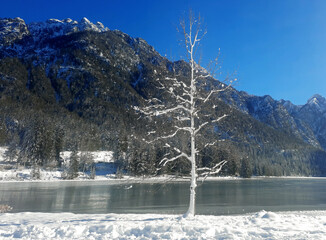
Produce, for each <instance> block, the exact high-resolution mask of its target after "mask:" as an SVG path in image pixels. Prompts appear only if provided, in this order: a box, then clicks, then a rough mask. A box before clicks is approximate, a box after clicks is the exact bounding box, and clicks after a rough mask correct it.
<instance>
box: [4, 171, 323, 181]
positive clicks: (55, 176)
mask: <svg viewBox="0 0 326 240" xmlns="http://www.w3.org/2000/svg"><path fill="white" fill-rule="evenodd" d="M61 175H62V171H48V170H44V169H40V179H33V177H32V176H31V169H26V168H21V169H10V170H2V171H0V183H1V182H56V181H108V182H110V183H127V184H128V183H162V182H185V181H189V178H187V177H182V176H173V175H161V176H140V177H139V176H137V177H135V176H129V175H122V177H120V178H118V177H116V175H115V174H107V175H101V176H95V179H90V178H89V176H88V175H87V174H84V173H82V172H80V173H79V176H78V177H77V178H76V179H72V180H65V179H63V178H62V176H61ZM265 178H287V179H291V178H300V179H303V178H307V179H311V178H313V179H318V178H323V177H305V176H281V177H274V176H253V177H251V178H249V179H246V180H250V179H265ZM241 179H242V180H243V179H244V178H241V177H232V176H215V177H212V176H210V177H208V178H206V179H203V178H199V179H198V181H203V180H205V181H223V180H241Z"/></svg>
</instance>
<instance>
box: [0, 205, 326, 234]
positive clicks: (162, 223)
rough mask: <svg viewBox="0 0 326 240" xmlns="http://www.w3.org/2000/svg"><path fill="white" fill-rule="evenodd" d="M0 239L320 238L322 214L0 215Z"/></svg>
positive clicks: (324, 223)
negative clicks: (190, 217) (187, 217)
mask: <svg viewBox="0 0 326 240" xmlns="http://www.w3.org/2000/svg"><path fill="white" fill-rule="evenodd" d="M0 239H89V240H91V239H232V240H234V239H246V240H249V239H278V240H279V239H314V240H316V239H326V211H311V212H283V213H273V212H265V211H261V212H258V213H253V214H248V215H238V216H196V217H195V218H192V219H184V218H181V217H178V216H176V215H152V214H150V215H149V214H141V215H135V214H87V215H86V214H72V213H51V214H49V213H4V214H0Z"/></svg>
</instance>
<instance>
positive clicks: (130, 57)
mask: <svg viewBox="0 0 326 240" xmlns="http://www.w3.org/2000/svg"><path fill="white" fill-rule="evenodd" d="M188 74H189V66H188V64H187V63H186V62H183V61H177V62H171V61H169V60H168V59H166V58H164V57H162V56H161V55H160V54H159V53H158V52H156V51H155V49H154V48H153V47H152V46H150V45H149V44H147V42H146V41H145V40H143V39H140V38H133V37H131V36H129V35H127V34H125V33H122V32H120V31H118V30H109V29H108V28H106V27H104V26H103V24H101V23H99V22H98V23H96V24H93V23H91V22H90V21H88V20H87V19H86V18H84V19H82V20H81V21H79V22H78V21H73V20H71V19H65V20H56V19H50V20H48V21H46V22H40V23H31V24H26V23H25V22H24V20H22V19H20V18H15V19H0V107H1V110H2V111H1V114H0V120H1V121H0V123H1V128H0V131H2V133H3V134H2V136H4V137H2V139H0V141H1V142H2V144H7V145H8V144H10V143H15V144H18V145H19V141H20V142H22V138H24V136H25V135H23V134H22V131H23V130H24V129H25V130H26V129H28V126H29V123H30V122H31V120H34V119H35V118H38V117H36V116H42V119H43V120H42V119H41V120H38V121H41V122H42V121H43V123H44V124H49V123H50V125H53V126H54V127H53V128H54V129H56V127H55V126H57V125H60V126H61V127H62V128H63V129H64V131H65V132H66V134H65V143H64V144H63V145H65V146H64V148H69V147H71V146H70V145H69V142H70V141H71V140H72V139H76V136H78V138H80V139H81V141H82V142H83V146H82V148H93V149H96V148H102V149H103V148H106V149H109V150H113V151H115V152H116V153H117V156H118V155H119V154H121V152H124V155H123V154H121V156H122V155H123V156H127V155H128V153H127V152H128V151H129V155H130V158H131V157H132V158H133V159H145V161H147V162H149V161H154V162H155V161H156V160H155V158H158V155H159V154H160V153H159V152H160V151H161V152H162V151H163V150H162V149H160V148H159V146H157V147H156V148H155V149H154V150H153V148H151V147H144V146H143V145H142V144H140V143H139V142H137V140H135V139H137V138H140V137H141V135H142V134H143V133H144V132H146V131H147V128H149V127H154V125H155V123H154V122H151V121H149V122H144V121H143V120H142V121H139V120H138V116H137V113H136V112H135V111H134V106H137V105H140V104H145V100H146V99H148V98H150V97H156V98H158V99H161V100H162V101H169V99H166V95H165V93H166V91H167V90H168V84H167V85H166V86H164V87H161V88H158V87H157V84H158V83H157V79H168V78H174V77H176V76H178V77H179V78H180V79H186V78H187V76H188ZM213 101H214V102H213V103H212V104H214V105H218V106H219V108H218V109H219V111H217V112H216V115H215V117H218V116H219V114H221V113H223V112H228V113H229V115H230V117H229V119H228V121H226V122H225V123H223V124H221V125H220V126H214V127H213V128H212V129H211V130H208V131H207V132H206V135H205V137H206V138H212V139H215V138H220V139H223V140H224V143H221V144H220V145H219V150H214V151H215V152H214V151H213V152H214V154H218V153H219V156H222V157H223V156H226V157H228V158H230V159H231V158H233V159H238V160H234V161H233V160H232V161H233V162H234V164H235V165H234V166H237V167H239V164H240V162H239V161H240V160H239V159H243V158H249V159H251V165H252V168H253V171H254V173H255V174H258V175H259V174H260V175H263V174H265V175H291V174H306V175H309V174H324V173H326V167H325V162H326V158H325V156H326V155H325V150H326V113H325V109H326V107H325V106H326V103H325V102H326V101H325V98H323V97H321V96H319V95H315V96H313V97H312V98H311V99H310V100H309V101H308V102H307V104H305V105H303V106H295V105H293V104H292V103H291V102H289V101H276V100H274V99H272V98H271V97H270V96H263V97H258V96H253V95H249V94H247V93H245V92H239V91H237V90H236V89H229V90H228V91H227V92H223V93H222V94H221V95H220V96H219V97H218V98H214V99H213ZM45 116H47V117H45ZM44 119H48V120H46V121H44ZM53 122H54V123H53ZM162 123H165V124H166V126H165V125H164V127H166V128H168V127H169V126H171V124H172V123H169V119H164V120H162ZM76 125H79V126H83V127H71V126H76ZM85 126H90V127H85ZM162 127H163V125H162ZM131 136H133V137H131ZM15 138H18V139H20V140H19V141H17V139H16V140H15ZM89 139H92V141H90V140H89ZM179 140H180V141H178V143H180V144H187V143H185V142H184V141H183V140H182V137H180V139H179ZM90 142H91V143H90ZM137 146H138V147H137ZM136 150H137V151H136ZM163 152H164V151H163ZM119 156H120V155H119ZM153 156H156V157H153ZM153 158H154V160H153ZM204 158H205V157H203V159H204ZM207 159H209V158H205V159H204V160H203V162H205V161H211V160H207ZM232 161H230V162H232ZM136 165H137V166H140V165H141V164H139V162H137V164H136V163H135V166H136ZM145 165H146V164H145ZM229 168H231V167H230V166H229ZM267 169H268V170H267ZM134 171H138V170H137V169H136V170H135V169H134ZM236 171H238V170H237V169H235V170H234V172H233V173H232V174H235V172H236ZM268 171H269V172H268Z"/></svg>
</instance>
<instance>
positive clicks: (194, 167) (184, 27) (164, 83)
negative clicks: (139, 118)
mask: <svg viewBox="0 0 326 240" xmlns="http://www.w3.org/2000/svg"><path fill="white" fill-rule="evenodd" d="M180 26H181V27H180V30H181V32H182V34H183V36H184V43H185V49H186V53H187V57H188V64H187V67H188V69H189V70H190V71H188V74H186V76H187V77H186V78H183V77H182V76H179V75H178V74H177V73H176V74H175V77H165V78H164V79H157V84H158V85H159V86H158V88H160V89H167V90H168V95H169V99H170V100H171V101H169V103H167V102H165V101H162V100H159V99H157V98H151V99H149V100H148V101H147V105H146V106H145V107H142V108H137V109H138V110H139V111H140V112H141V113H142V114H144V115H145V116H147V117H149V118H151V119H153V118H154V117H160V116H163V115H165V116H167V117H169V118H174V119H175V121H174V122H175V125H174V126H173V131H171V132H164V133H163V134H162V135H160V136H157V132H155V131H151V132H149V133H148V134H147V136H148V138H151V139H150V140H149V139H146V140H145V139H144V140H145V141H146V142H147V143H153V142H156V141H165V147H167V148H169V151H167V153H166V154H165V156H164V157H163V159H162V160H161V161H160V165H161V166H162V167H163V166H165V165H166V164H168V163H171V162H174V161H176V160H179V159H180V158H185V159H187V160H188V161H189V163H190V164H191V172H190V175H191V184H190V202H189V208H188V211H187V212H186V213H185V215H184V216H185V217H188V216H194V215H195V201H196V187H197V179H198V177H203V178H206V177H207V176H209V175H213V174H217V173H218V172H220V170H221V168H222V167H223V165H224V164H225V163H226V161H225V160H222V161H220V162H218V163H217V164H216V165H214V166H212V167H198V161H196V157H197V156H198V154H199V153H200V151H202V150H203V149H204V148H206V147H209V146H213V145H215V144H216V143H217V141H214V142H208V143H203V142H202V141H200V142H199V136H200V134H201V131H202V130H203V129H204V128H205V127H207V126H209V124H212V123H215V124H216V123H217V122H220V121H222V120H223V119H225V118H226V117H227V115H226V114H223V115H220V116H218V117H217V118H214V119H213V114H212V113H210V112H208V111H207V109H210V110H211V111H214V112H215V111H216V107H217V106H216V105H214V104H212V101H211V100H212V98H213V96H216V94H218V93H219V92H221V91H225V90H226V89H227V88H229V87H230V85H231V83H232V81H230V80H229V81H227V82H228V84H226V83H225V82H224V81H223V82H220V81H218V80H216V79H215V78H214V77H213V76H214V75H213V74H212V73H211V72H208V71H207V70H205V69H204V68H202V67H201V66H200V65H199V64H198V62H199V61H197V62H196V59H195V57H196V50H197V48H198V44H199V42H200V41H201V39H202V38H203V37H204V36H205V34H206V31H203V30H202V29H201V24H200V16H199V17H198V18H197V19H195V18H194V17H193V15H192V14H191V13H190V14H189V19H188V20H183V21H181V24H180ZM217 60H218V58H216V59H215V61H213V65H212V64H211V65H210V67H209V68H211V67H212V66H213V67H214V66H217ZM215 64H216V65H215ZM212 109H213V110H212ZM215 116H216V115H215ZM178 134H185V135H186V136H187V138H188V142H190V144H189V145H187V146H186V147H185V148H184V147H183V148H179V147H177V146H176V144H171V143H170V144H169V143H168V140H172V138H174V137H176V136H177V135H178ZM202 139H203V137H202V138H201V140H202ZM197 145H198V146H197ZM199 146H200V147H199ZM187 148H188V149H187Z"/></svg>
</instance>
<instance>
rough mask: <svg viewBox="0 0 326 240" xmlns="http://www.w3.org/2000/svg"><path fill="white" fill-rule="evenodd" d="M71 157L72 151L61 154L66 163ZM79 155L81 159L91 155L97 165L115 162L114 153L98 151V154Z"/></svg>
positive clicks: (80, 153) (83, 152)
mask: <svg viewBox="0 0 326 240" xmlns="http://www.w3.org/2000/svg"><path fill="white" fill-rule="evenodd" d="M70 155H71V151H64V152H61V153H60V157H62V158H63V161H64V162H66V161H69V158H70ZM77 155H78V156H79V157H80V156H82V155H90V156H91V157H92V159H93V161H94V162H95V163H98V162H106V163H109V162H114V159H113V152H112V151H96V152H86V151H79V152H77Z"/></svg>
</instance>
